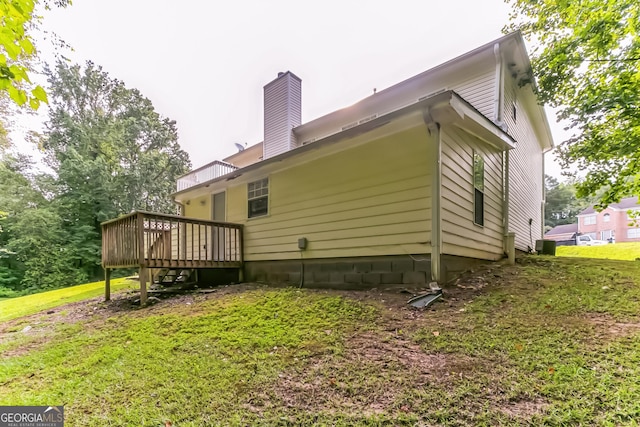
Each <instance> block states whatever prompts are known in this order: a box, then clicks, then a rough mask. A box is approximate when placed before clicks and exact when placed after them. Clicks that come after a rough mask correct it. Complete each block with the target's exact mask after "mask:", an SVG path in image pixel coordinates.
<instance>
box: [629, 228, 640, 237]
mask: <svg viewBox="0 0 640 427" xmlns="http://www.w3.org/2000/svg"><path fill="white" fill-rule="evenodd" d="M627 239H640V228H629V229H627Z"/></svg>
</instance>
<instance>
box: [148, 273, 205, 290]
mask: <svg viewBox="0 0 640 427" xmlns="http://www.w3.org/2000/svg"><path fill="white" fill-rule="evenodd" d="M195 282H196V274H195V269H194V268H161V269H160V270H159V271H158V272H157V273H156V274H155V275H154V276H153V284H154V285H155V286H156V287H164V288H169V287H175V286H182V285H187V284H191V283H195Z"/></svg>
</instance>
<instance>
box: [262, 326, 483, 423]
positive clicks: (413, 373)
mask: <svg viewBox="0 0 640 427" xmlns="http://www.w3.org/2000/svg"><path fill="white" fill-rule="evenodd" d="M483 365H484V362H483V361H479V360H476V359H474V358H472V357H468V356H464V355H457V354H443V353H426V352H425V351H424V350H422V349H421V348H420V346H419V345H417V344H415V343H413V342H412V341H410V340H408V339H406V338H405V337H403V336H400V335H396V334H394V333H393V332H371V331H367V332H361V333H358V334H356V335H353V336H351V337H349V338H348V339H347V341H346V342H345V349H344V352H343V353H342V354H335V355H334V354H332V355H326V356H320V357H316V358H315V360H313V361H309V360H307V361H306V363H305V364H304V365H303V366H301V367H297V368H293V369H291V370H288V371H286V372H283V373H282V374H281V375H280V379H279V381H278V382H277V383H276V384H274V386H273V388H272V390H270V391H269V392H265V393H262V394H261V395H259V396H258V397H257V399H256V400H255V402H254V403H253V407H254V409H256V410H260V409H261V408H260V407H261V406H262V407H274V406H278V405H282V406H285V407H288V408H295V409H296V410H306V411H314V412H317V411H322V412H328V413H331V412H333V411H340V412H345V410H346V411H347V412H350V413H353V414H361V415H362V414H364V415H375V414H381V413H393V412H398V411H406V410H407V408H406V407H405V406H404V404H403V403H402V399H403V396H404V395H405V394H406V392H407V390H411V389H419V388H428V387H429V386H434V387H435V386H437V387H442V386H444V387H446V385H447V383H449V382H451V380H453V379H457V378H460V377H462V376H471V375H473V373H474V372H475V371H476V370H478V369H484V367H483ZM257 403H258V404H257Z"/></svg>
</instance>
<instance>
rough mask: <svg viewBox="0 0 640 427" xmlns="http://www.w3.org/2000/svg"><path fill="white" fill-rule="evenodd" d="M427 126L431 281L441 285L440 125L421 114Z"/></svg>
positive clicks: (426, 114) (426, 113)
mask: <svg viewBox="0 0 640 427" xmlns="http://www.w3.org/2000/svg"><path fill="white" fill-rule="evenodd" d="M423 120H424V123H425V124H426V125H427V132H428V141H429V148H430V150H429V160H430V169H431V257H430V258H431V281H432V282H437V283H442V279H443V275H442V260H441V257H442V221H441V212H440V197H441V176H442V164H441V155H442V150H441V146H440V124H438V123H436V122H435V120H433V118H432V117H431V113H430V112H429V111H426V112H424V113H423Z"/></svg>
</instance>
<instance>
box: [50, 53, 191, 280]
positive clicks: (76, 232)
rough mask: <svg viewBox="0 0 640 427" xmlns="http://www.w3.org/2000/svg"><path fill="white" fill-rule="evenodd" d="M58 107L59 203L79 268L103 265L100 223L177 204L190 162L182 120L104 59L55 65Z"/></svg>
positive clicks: (53, 150) (53, 128)
mask: <svg viewBox="0 0 640 427" xmlns="http://www.w3.org/2000/svg"><path fill="white" fill-rule="evenodd" d="M48 76H49V83H50V89H49V93H50V103H51V108H50V113H49V121H48V123H47V125H46V132H45V135H44V139H43V142H42V148H43V149H44V151H45V154H46V159H47V162H48V165H49V166H50V167H51V168H52V169H53V171H54V172H55V185H54V189H53V194H54V198H53V201H54V204H55V206H57V208H58V211H59V213H60V216H61V217H62V218H63V219H64V226H65V227H64V228H65V231H66V232H67V237H66V238H67V241H68V242H69V251H70V252H71V254H72V257H73V259H74V260H75V261H74V263H75V265H76V267H77V268H80V269H83V270H84V271H86V272H87V274H88V275H89V276H91V277H96V276H97V275H98V273H99V271H100V269H99V263H100V238H101V236H100V233H101V230H100V223H101V222H102V221H105V220H107V219H110V218H114V217H117V216H118V215H121V214H124V213H128V212H130V211H132V210H134V209H143V210H151V211H156V212H166V213H171V212H175V206H174V205H173V204H172V202H171V199H170V197H169V196H170V194H171V193H172V192H173V191H174V190H175V182H176V179H177V177H178V176H180V175H182V174H184V173H185V172H187V170H188V169H189V167H190V162H189V157H188V154H187V153H186V152H185V151H183V150H181V149H180V146H179V145H178V141H177V139H178V133H177V129H176V123H175V122H174V121H172V120H169V119H167V118H163V117H161V116H160V115H159V114H158V113H157V112H156V111H155V110H154V107H153V105H152V104H151V101H149V99H147V98H145V97H144V96H142V95H141V94H140V92H139V91H138V90H136V89H128V88H127V87H125V85H124V83H123V82H121V81H119V80H117V79H114V78H111V77H110V76H109V75H108V74H107V73H106V72H105V71H103V70H102V68H101V67H99V66H96V65H94V64H93V63H91V62H88V63H87V64H86V66H85V67H81V66H79V65H71V66H70V65H67V64H65V63H58V64H57V66H56V67H55V69H53V70H48Z"/></svg>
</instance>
